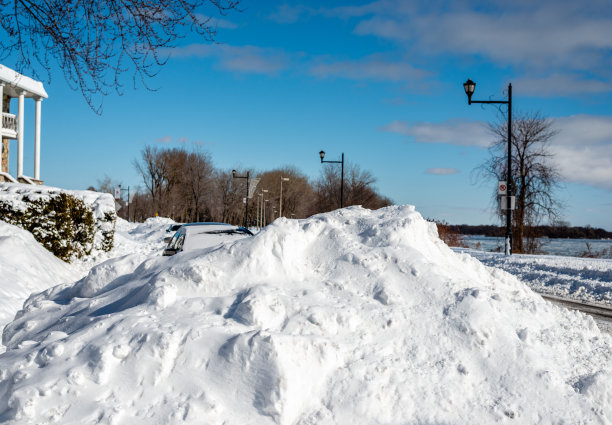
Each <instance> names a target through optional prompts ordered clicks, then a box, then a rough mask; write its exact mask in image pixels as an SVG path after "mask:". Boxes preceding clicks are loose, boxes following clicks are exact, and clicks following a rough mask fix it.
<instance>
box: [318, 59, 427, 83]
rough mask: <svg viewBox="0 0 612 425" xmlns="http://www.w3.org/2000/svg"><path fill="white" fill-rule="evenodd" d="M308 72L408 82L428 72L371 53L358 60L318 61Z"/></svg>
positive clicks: (357, 78) (354, 78) (329, 75)
mask: <svg viewBox="0 0 612 425" xmlns="http://www.w3.org/2000/svg"><path fill="white" fill-rule="evenodd" d="M310 74H311V75H314V76H317V77H322V78H326V77H340V78H348V79H351V80H374V81H392V82H402V81H403V82H409V81H413V80H415V79H422V78H424V77H426V76H427V75H428V72H427V71H425V70H423V69H418V68H415V67H414V66H412V65H411V64H409V63H406V62H402V61H392V60H387V59H385V58H383V57H381V56H380V55H371V56H368V57H365V58H362V59H359V60H347V61H329V62H325V63H318V64H315V65H313V66H312V67H311V68H310Z"/></svg>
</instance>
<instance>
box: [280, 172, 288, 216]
mask: <svg viewBox="0 0 612 425" xmlns="http://www.w3.org/2000/svg"><path fill="white" fill-rule="evenodd" d="M283 181H286V182H288V181H289V177H283V176H281V178H280V183H281V187H280V201H279V206H278V217H279V218H280V217H282V216H283Z"/></svg>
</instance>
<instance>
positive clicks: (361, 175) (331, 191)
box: [313, 164, 392, 213]
mask: <svg viewBox="0 0 612 425" xmlns="http://www.w3.org/2000/svg"><path fill="white" fill-rule="evenodd" d="M344 169H345V175H344V206H350V205H361V206H363V207H364V208H371V209H378V208H381V207H384V206H387V205H391V204H392V202H391V200H390V199H389V198H386V197H384V196H382V195H380V194H379V193H378V192H377V191H376V188H375V187H374V184H375V183H376V178H375V177H374V176H373V175H372V173H370V172H369V171H366V170H361V169H360V168H359V166H358V165H354V164H348V165H347V166H345V167H344ZM340 172H341V171H340V168H339V167H337V166H336V167H334V166H333V165H331V164H327V165H325V166H324V167H323V170H322V175H321V177H320V178H319V179H318V180H317V181H316V182H315V184H314V192H315V202H314V204H313V213H315V212H325V211H331V210H334V209H336V208H338V207H339V206H340V181H341V178H340Z"/></svg>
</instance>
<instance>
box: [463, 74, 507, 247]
mask: <svg viewBox="0 0 612 425" xmlns="http://www.w3.org/2000/svg"><path fill="white" fill-rule="evenodd" d="M463 88H464V90H465V94H467V97H468V105H471V104H472V103H493V104H503V105H508V171H507V172H506V190H507V192H506V243H505V253H506V255H512V209H511V208H512V192H513V190H514V188H513V187H512V84H508V100H472V95H473V94H474V90H475V89H476V83H475V82H473V81H472V80H470V79H469V78H468V80H467V81H466V82H465V83H463Z"/></svg>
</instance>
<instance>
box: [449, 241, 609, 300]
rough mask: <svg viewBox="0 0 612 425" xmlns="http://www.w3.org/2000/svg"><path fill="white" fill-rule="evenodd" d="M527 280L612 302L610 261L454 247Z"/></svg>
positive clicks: (548, 289) (547, 289) (562, 293)
mask: <svg viewBox="0 0 612 425" xmlns="http://www.w3.org/2000/svg"><path fill="white" fill-rule="evenodd" d="M454 250H455V251H458V252H466V253H469V254H470V255H471V256H473V257H474V258H477V259H478V260H480V261H481V262H482V263H483V264H486V265H488V266H491V267H497V268H500V269H503V270H505V271H507V272H508V273H511V274H513V275H515V276H517V277H518V278H519V279H520V280H522V281H524V282H528V283H529V286H530V287H531V288H533V289H534V290H536V291H537V292H539V293H544V294H549V295H555V296H559V297H563V298H573V299H576V300H578V301H585V302H593V301H595V302H599V303H605V304H608V305H612V261H610V260H607V259H598V258H577V257H564V256H554V255H512V256H505V255H503V254H500V253H493V252H483V251H477V250H466V249H460V248H455V249H454Z"/></svg>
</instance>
